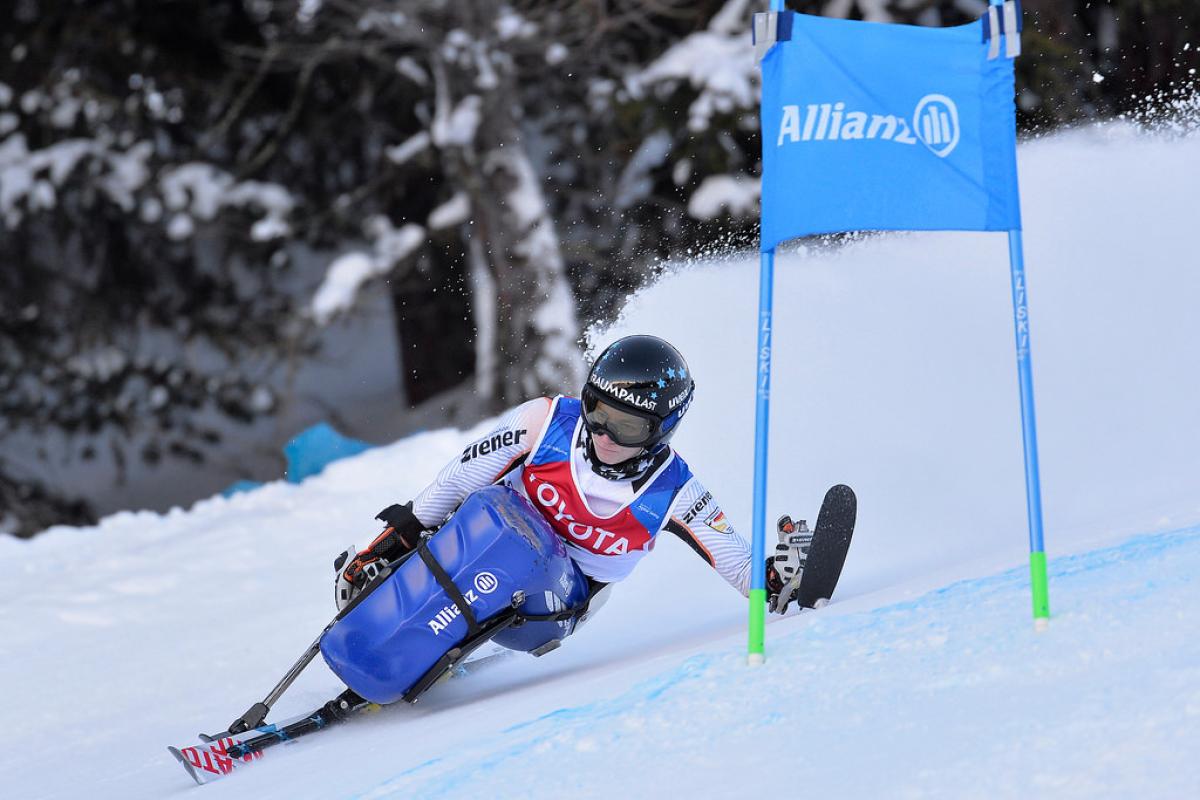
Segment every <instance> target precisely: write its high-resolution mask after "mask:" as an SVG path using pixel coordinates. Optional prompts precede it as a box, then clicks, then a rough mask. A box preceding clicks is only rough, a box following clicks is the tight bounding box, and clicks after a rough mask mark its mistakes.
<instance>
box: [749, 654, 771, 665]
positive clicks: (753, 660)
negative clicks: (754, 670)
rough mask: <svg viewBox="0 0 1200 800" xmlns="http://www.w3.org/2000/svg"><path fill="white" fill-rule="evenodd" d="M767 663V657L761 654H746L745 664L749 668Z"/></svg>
mask: <svg viewBox="0 0 1200 800" xmlns="http://www.w3.org/2000/svg"><path fill="white" fill-rule="evenodd" d="M766 662H767V657H766V656H765V655H763V654H762V653H748V654H747V655H746V664H747V665H748V666H751V667H761V666H762V665H763V664H765V663H766Z"/></svg>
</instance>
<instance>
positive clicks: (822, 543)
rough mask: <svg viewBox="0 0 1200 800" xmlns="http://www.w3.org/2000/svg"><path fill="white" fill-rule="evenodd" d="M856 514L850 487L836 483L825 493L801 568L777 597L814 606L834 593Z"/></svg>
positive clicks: (853, 496)
mask: <svg viewBox="0 0 1200 800" xmlns="http://www.w3.org/2000/svg"><path fill="white" fill-rule="evenodd" d="M857 517H858V498H857V497H855V495H854V490H853V489H851V488H850V487H849V486H846V485H845V484H838V485H837V486H834V487H832V488H831V489H830V490H829V491H828V492H826V493H825V500H824V501H823V502H822V503H821V511H820V512H819V513H818V514H817V527H816V528H815V529H814V530H813V533H812V543H811V544H810V545H809V548H808V556H807V558H806V559H805V562H804V569H803V570H801V571H800V574H799V575H797V576H796V577H794V578H792V580H790V581H788V583H787V584H785V585H784V588H783V591H782V592H780V597H793V599H794V600H795V601H796V603H797V604H798V605H799V606H800V607H801V608H817V607H818V606H819V605H822V604H824V603H825V602H827V601H828V600H829V599H830V598H831V597H833V592H834V589H836V588H837V583H838V578H840V577H841V575H842V567H844V566H845V564H846V555H847V553H849V552H850V539H851V537H853V536H854V523H855V521H856V519H857ZM781 522H782V520H781ZM789 522H790V520H789ZM793 593H794V595H793Z"/></svg>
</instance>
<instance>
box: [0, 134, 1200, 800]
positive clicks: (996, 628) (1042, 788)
mask: <svg viewBox="0 0 1200 800" xmlns="http://www.w3.org/2000/svg"><path fill="white" fill-rule="evenodd" d="M1020 159H1021V176H1022V180H1023V189H1024V191H1023V196H1024V213H1025V220H1026V247H1027V262H1028V285H1029V293H1030V294H1029V297H1030V311H1031V315H1032V344H1033V359H1034V373H1035V383H1036V394H1037V402H1038V413H1039V419H1038V421H1039V425H1040V441H1041V446H1042V470H1043V471H1042V475H1043V484H1044V492H1045V512H1046V538H1047V549H1048V552H1049V554H1050V558H1051V561H1050V572H1051V583H1050V600H1051V609H1052V614H1053V620H1052V622H1051V625H1050V629H1049V631H1047V632H1045V633H1042V634H1035V633H1034V631H1033V626H1032V624H1031V614H1030V600H1029V589H1028V577H1027V566H1026V564H1027V560H1026V559H1027V544H1026V543H1027V527H1026V521H1025V497H1024V489H1023V472H1022V460H1021V458H1022V457H1021V445H1020V420H1019V407H1018V399H1017V383H1016V370H1015V367H1014V346H1013V330H1012V317H1011V295H1010V286H1009V277H1008V264H1007V251H1006V246H1005V237H1003V236H1002V235H974V234H933V235H926V234H922V235H896V236H886V237H877V238H870V239H866V240H862V241H859V242H856V243H854V244H851V245H850V246H848V247H846V248H844V249H841V250H837V251H828V252H821V251H812V250H810V251H802V252H797V253H792V254H788V255H783V256H781V258H780V260H779V266H778V272H777V287H776V305H775V308H776V332H775V345H776V346H775V351H774V352H775V373H774V374H775V382H774V395H773V397H774V416H773V418H772V428H771V432H772V448H773V450H772V456H773V457H772V475H771V486H770V504H769V509H768V513H769V517H770V518H774V517H775V516H776V515H778V514H780V513H782V512H784V511H787V512H790V513H792V514H793V515H794V516H806V517H809V518H811V517H812V516H813V515H814V514H815V509H816V507H817V504H818V503H819V500H820V497H821V495H822V493H823V491H824V490H825V488H826V487H827V486H829V485H830V484H832V483H835V482H840V481H844V482H848V483H850V484H852V485H853V486H854V487H855V488H856V489H857V491H858V494H859V498H860V506H859V526H858V532H857V534H856V537H855V542H854V548H853V550H852V552H851V554H850V558H849V561H848V563H847V566H846V571H845V574H844V576H843V579H842V585H841V587H840V588H839V591H838V593H837V595H836V596H835V600H834V603H833V604H832V605H830V606H829V607H827V608H825V609H822V610H820V611H817V612H805V613H802V614H798V615H793V616H789V617H787V618H784V619H781V620H777V621H775V622H773V623H772V624H771V625H770V626H769V627H768V630H767V633H768V663H767V664H766V666H765V667H762V668H757V669H751V668H748V667H746V666H745V664H744V658H743V652H744V636H745V634H744V624H745V622H744V620H745V614H746V612H745V606H744V603H743V601H742V600H741V598H740V597H739V596H738V595H736V594H735V593H734V592H733V591H732V590H731V589H730V588H729V587H728V586H727V585H726V584H725V583H724V582H723V581H721V580H720V578H718V577H717V576H716V575H715V574H714V573H712V572H711V571H710V570H708V568H707V567H706V566H704V564H703V563H702V562H701V561H700V560H699V559H697V558H696V557H695V556H694V555H693V554H692V553H691V552H690V551H689V550H688V549H687V548H686V547H684V546H682V545H681V544H680V543H679V542H677V541H675V540H674V539H673V538H670V537H667V540H664V541H662V542H661V543H660V545H659V547H658V548H657V550H656V551H655V553H654V555H653V557H651V558H648V559H647V560H646V561H645V562H644V563H643V564H642V565H641V566H640V567H639V568H638V570H637V571H636V572H635V574H634V575H633V577H632V578H631V579H630V580H629V581H627V582H626V583H624V584H622V585H621V586H620V587H619V591H618V592H616V593H614V595H615V596H614V598H613V600H612V602H610V603H609V604H608V605H607V606H606V607H605V608H604V610H603V612H602V613H601V614H599V615H598V616H597V618H596V619H595V620H594V621H593V622H591V623H590V625H589V626H588V627H587V628H585V629H584V630H583V631H581V632H580V633H579V634H578V635H577V636H576V637H574V638H572V639H570V640H568V641H567V643H566V644H565V646H564V647H563V648H562V649H561V650H559V651H557V652H555V653H552V654H550V655H548V656H546V657H545V658H543V659H534V658H532V657H528V656H523V655H522V656H515V657H513V658H510V659H507V660H505V661H502V662H500V663H499V664H498V665H496V666H495V667H493V668H491V669H487V670H484V671H481V672H479V673H478V674H476V675H472V676H469V677H466V678H464V679H462V680H454V681H450V682H449V683H446V684H443V685H441V686H439V687H437V688H435V689H434V690H432V691H431V692H430V693H429V694H428V695H427V696H426V698H424V699H423V700H422V701H421V702H420V703H419V704H417V705H416V706H413V707H392V708H388V709H385V710H384V711H383V712H381V713H378V714H375V715H372V716H369V717H366V718H364V719H361V720H358V721H356V722H355V723H353V724H350V725H347V726H345V727H343V728H340V729H336V730H331V731H328V732H327V733H323V734H320V735H319V736H316V737H313V738H311V739H308V740H306V741H303V742H300V743H297V744H295V745H294V746H290V747H286V748H279V749H276V750H275V751H273V752H271V753H270V754H269V755H268V756H267V757H266V758H264V759H263V760H262V761H261V762H259V763H257V764H255V765H253V766H251V767H249V768H247V769H244V770H241V771H239V772H238V773H237V774H235V775H233V776H231V777H229V778H226V779H224V780H223V781H220V782H218V783H215V784H213V785H210V786H206V787H203V788H196V787H195V786H194V785H193V784H192V782H191V780H190V779H189V778H188V777H187V776H186V775H185V774H184V772H183V770H182V769H180V768H179V767H178V765H177V764H176V763H175V762H174V761H173V760H172V758H171V757H170V756H169V755H168V753H167V751H166V749H165V746H166V745H168V744H185V743H189V742H190V741H192V740H193V737H194V735H195V734H196V732H197V731H201V730H207V731H213V730H217V729H220V728H221V727H223V726H224V725H226V724H228V723H229V722H230V721H231V720H232V719H233V718H234V717H235V716H237V715H238V714H240V713H241V712H242V711H243V710H245V708H246V707H247V706H249V705H250V703H252V702H253V701H255V700H258V699H260V698H261V697H262V696H263V695H264V694H265V693H266V691H267V690H268V689H269V688H270V687H271V686H272V685H273V684H274V683H275V681H276V680H277V679H278V677H279V676H280V675H281V674H282V673H283V671H284V670H285V669H286V668H287V666H288V665H289V664H291V662H292V661H293V659H294V658H295V657H296V656H298V655H299V653H300V652H301V651H303V649H304V648H305V646H307V645H308V643H309V642H310V641H311V640H312V637H313V636H315V635H316V633H317V632H318V631H319V630H320V629H321V627H322V626H323V625H324V623H325V622H326V621H327V620H328V619H329V617H330V616H331V612H332V591H331V586H330V578H331V570H330V561H331V559H332V557H333V555H334V554H335V553H336V552H338V551H339V550H340V549H341V548H342V547H344V546H345V545H346V544H348V543H350V542H351V541H357V542H358V543H359V544H363V543H365V542H366V541H367V540H368V539H369V538H370V537H372V536H373V535H374V533H375V532H376V527H375V523H374V522H373V521H372V516H373V515H374V514H375V512H376V511H378V510H379V509H380V508H382V507H383V506H385V505H387V504H388V503H391V502H394V501H397V500H404V499H407V498H409V497H411V496H412V495H413V494H414V493H415V492H416V491H417V490H418V489H419V488H420V487H421V486H422V485H423V484H424V482H425V481H427V480H429V479H430V478H431V477H432V475H433V474H434V472H435V470H436V469H437V468H438V466H439V465H440V464H441V463H442V462H443V461H445V460H447V459H449V458H450V457H452V456H453V455H454V454H455V453H456V452H458V450H459V448H460V447H461V446H462V445H463V443H464V442H465V441H466V440H467V439H468V437H470V436H471V435H472V432H458V431H438V432H432V433H427V434H422V435H419V436H416V437H413V438H411V439H407V440H404V441H401V442H398V443H397V444H395V445H393V446H390V447H386V448H381V449H378V450H375V451H372V452H369V453H366V454H364V455H362V456H360V457H358V458H355V459H352V460H349V461H345V462H341V463H338V464H336V465H334V466H333V467H332V468H330V469H329V470H327V471H326V473H325V474H323V475H321V476H319V477H316V478H314V479H311V480H309V481H307V482H306V483H304V484H303V485H300V486H290V485H285V484H276V485H270V486H268V487H266V488H264V489H262V490H260V491H258V492H255V493H251V494H246V495H239V496H236V497H233V498H231V499H227V500H226V499H213V500H209V501H205V502H202V503H198V504H197V505H196V506H195V507H194V508H193V509H191V510H190V511H174V512H171V513H169V514H166V515H165V516H159V515H155V514H150V513H139V514H132V513H128V514H118V515H116V516H113V517H110V518H108V519H106V520H104V521H103V522H102V523H101V524H100V525H99V526H97V527H95V528H89V529H84V530H75V529H60V530H54V531H51V532H49V533H47V534H45V535H43V536H41V537H38V538H37V539H35V540H33V541H32V542H28V543H26V542H18V541H15V540H11V539H0V573H2V574H3V575H4V578H5V585H4V592H3V593H0V686H3V699H2V700H0V719H2V724H0V796H3V797H5V798H77V797H88V798H89V799H90V800H100V798H110V797H111V798H116V797H120V798H129V797H135V798H141V797H172V796H180V797H191V796H199V795H193V794H192V793H193V792H196V793H199V794H202V795H203V796H204V797H206V798H210V799H215V798H221V797H255V798H261V797H278V798H304V797H313V798H339V797H360V798H388V797H414V798H418V797H419V798H442V797H454V798H472V800H477V798H480V797H487V798H519V797H536V798H558V797H571V798H588V797H597V798H598V797H605V798H607V797H650V796H659V795H663V794H670V795H672V796H676V797H721V798H723V797H760V798H761V797H805V796H810V795H811V796H815V797H850V798H860V797H861V798H876V797H901V798H910V797H911V798H918V797H945V798H965V797H980V798H1008V797H1014V798H1015V797H1029V796H1041V797H1056V798H1057V797H1079V798H1097V797H1112V798H1128V797H1138V798H1194V797H1200V759H1197V758H1196V754H1197V753H1198V752H1200V611H1198V610H1197V609H1198V608H1200V582H1198V581H1197V578H1196V576H1197V575H1200V424H1198V422H1197V410H1198V409H1200V356H1198V355H1197V352H1198V350H1197V344H1198V343H1200V313H1198V309H1200V272H1198V270H1197V267H1198V266H1200V265H1198V264H1197V256H1196V253H1197V246H1196V244H1195V235H1196V222H1197V216H1196V209H1197V199H1196V198H1197V191H1198V190H1197V187H1200V140H1198V139H1197V138H1183V139H1159V138H1153V137H1149V136H1146V135H1142V134H1137V133H1134V132H1133V131H1132V130H1130V129H1128V128H1124V127H1119V126H1115V127H1107V128H1088V129H1083V130H1078V131H1075V132H1071V133H1067V134H1064V135H1061V136H1058V137H1054V138H1051V139H1047V140H1041V141H1037V142H1034V143H1031V144H1026V145H1024V146H1022V148H1021V150H1020ZM756 307H757V259H756V258H755V257H753V255H746V256H743V257H740V258H738V259H735V260H730V261H725V262H721V263H708V264H693V265H689V266H687V267H686V268H683V269H681V270H679V271H677V272H676V273H674V274H672V275H669V276H667V277H666V278H664V279H663V280H661V281H660V282H659V283H658V284H656V285H655V286H653V287H651V288H649V289H647V290H645V291H643V292H641V293H639V294H638V295H637V296H635V297H634V298H632V300H631V301H630V303H629V305H628V306H627V308H626V310H625V312H624V313H623V315H622V317H621V318H620V319H619V320H616V321H615V322H614V323H613V324H612V325H611V326H609V327H608V328H607V329H606V330H604V331H603V332H602V333H599V334H598V335H597V336H596V340H597V341H596V343H597V344H603V343H604V342H605V341H607V340H609V339H611V338H614V337H616V336H618V335H620V334H623V333H626V332H632V331H642V332H651V333H656V334H660V335H663V336H666V337H668V338H669V339H671V340H672V341H674V342H676V343H677V344H678V345H679V346H680V347H681V349H682V350H683V351H684V352H685V354H686V355H687V357H688V359H689V361H690V363H691V365H692V369H693V373H694V374H695V376H696V380H697V382H698V385H699V390H698V400H697V402H696V404H695V406H694V408H693V410H692V412H691V415H690V417H689V419H688V422H687V423H686V424H685V426H684V428H683V430H682V431H681V433H680V435H679V437H678V439H677V444H678V446H679V449H680V451H681V452H682V453H684V454H685V456H686V457H687V458H688V459H689V461H690V462H691V464H692V466H693V467H694V468H695V469H696V471H697V472H698V473H699V474H700V475H701V476H703V478H704V480H705V482H706V483H707V484H708V485H709V486H710V487H711V488H712V489H713V490H714V492H715V493H716V494H717V496H718V497H719V498H720V500H721V501H722V502H723V503H724V504H725V506H726V507H727V510H728V512H729V515H730V518H731V519H732V520H733V521H734V522H735V524H737V525H739V527H741V528H742V529H743V530H746V529H747V528H748V525H749V516H750V514H749V512H750V505H751V475H752V469H751V462H752V451H753V445H752V442H753V436H752V432H753V425H754V394H753V371H754V367H755V362H754V349H755V343H754V329H755V317H756ZM338 690H339V685H338V682H337V681H336V679H335V678H334V677H333V676H332V674H331V673H329V672H328V670H327V669H326V668H325V667H324V666H323V665H322V664H320V663H317V664H315V665H314V666H313V667H311V668H310V669H309V671H308V672H307V673H305V674H304V675H303V676H302V677H301V679H300V681H299V682H298V683H297V685H296V686H295V687H294V688H293V689H292V690H291V691H290V692H289V693H288V694H287V695H285V696H284V698H283V700H281V701H280V703H279V704H278V705H277V707H276V712H277V715H278V716H279V717H283V716H287V715H290V714H294V713H298V712H302V711H307V710H309V709H310V708H313V707H315V706H317V705H319V704H320V703H322V702H324V701H325V700H326V699H328V698H329V697H331V696H333V695H334V694H336V693H337V691H338Z"/></svg>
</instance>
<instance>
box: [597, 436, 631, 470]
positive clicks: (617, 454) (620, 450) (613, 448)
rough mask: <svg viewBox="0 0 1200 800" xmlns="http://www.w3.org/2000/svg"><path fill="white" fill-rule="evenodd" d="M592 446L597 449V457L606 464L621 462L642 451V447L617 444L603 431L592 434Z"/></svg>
mask: <svg viewBox="0 0 1200 800" xmlns="http://www.w3.org/2000/svg"><path fill="white" fill-rule="evenodd" d="M592 446H593V447H595V449H596V458H598V459H600V461H601V462H602V463H604V464H620V463H621V462H622V461H628V460H629V459H631V458H633V457H634V456H636V455H637V454H638V453H640V452H642V448H640V447H624V446H622V445H619V444H617V443H616V442H614V441H613V440H612V439H610V438H609V436H608V434H607V433H604V432H603V431H600V432H597V433H593V434H592Z"/></svg>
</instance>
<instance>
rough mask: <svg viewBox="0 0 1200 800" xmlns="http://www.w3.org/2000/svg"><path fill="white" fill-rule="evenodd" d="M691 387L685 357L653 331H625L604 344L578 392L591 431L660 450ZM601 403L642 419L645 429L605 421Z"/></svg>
mask: <svg viewBox="0 0 1200 800" xmlns="http://www.w3.org/2000/svg"><path fill="white" fill-rule="evenodd" d="M695 389H696V383H695V381H693V380H692V374H691V372H690V371H689V370H688V366H687V362H686V361H684V360H683V356H682V355H680V353H679V351H678V350H676V349H675V348H674V347H672V346H671V345H670V344H669V343H667V342H665V341H664V340H662V339H660V338H658V337H657V336H645V335H637V336H626V337H624V338H622V339H618V340H617V341H615V342H613V343H612V344H610V345H609V346H608V347H606V348H605V349H604V352H602V353H601V354H600V356H599V357H598V358H597V359H596V361H595V363H594V364H592V368H591V370H590V371H589V372H588V377H587V382H586V383H585V384H584V386H583V392H582V393H581V395H582V397H581V400H582V402H583V408H582V414H583V419H584V424H585V425H586V426H587V429H588V432H589V433H597V432H599V431H603V432H605V433H606V434H608V435H609V437H610V438H612V439H613V440H614V441H615V442H617V443H618V444H622V445H626V446H635V445H636V446H641V447H643V448H644V449H645V450H647V451H656V450H660V449H661V448H662V447H663V446H665V445H666V444H667V443H668V442H669V441H670V440H671V437H672V436H673V435H674V434H675V431H676V430H677V429H678V428H679V422H680V420H682V419H683V415H684V414H686V413H687V410H688V406H690V405H691V403H692V395H693V393H694V392H695ZM599 403H604V404H607V405H609V406H613V407H615V408H616V409H618V410H619V411H623V412H626V413H627V414H631V415H633V416H635V417H638V418H641V419H643V420H645V421H646V425H645V426H644V427H645V429H644V431H639V430H629V429H615V426H614V425H610V424H606V422H607V420H606V419H605V414H604V413H603V408H602V407H601V408H600V410H599V411H597V408H598V404H599ZM622 434H624V435H622Z"/></svg>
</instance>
